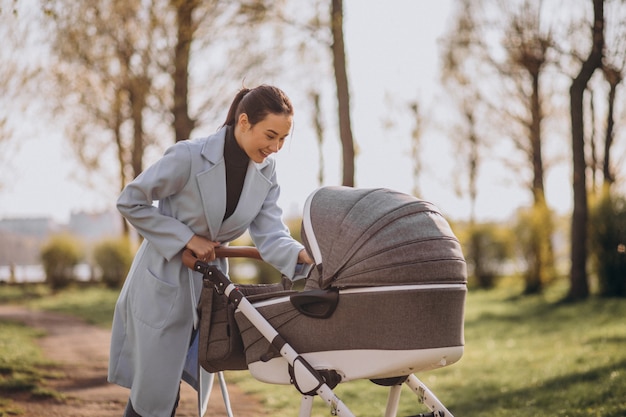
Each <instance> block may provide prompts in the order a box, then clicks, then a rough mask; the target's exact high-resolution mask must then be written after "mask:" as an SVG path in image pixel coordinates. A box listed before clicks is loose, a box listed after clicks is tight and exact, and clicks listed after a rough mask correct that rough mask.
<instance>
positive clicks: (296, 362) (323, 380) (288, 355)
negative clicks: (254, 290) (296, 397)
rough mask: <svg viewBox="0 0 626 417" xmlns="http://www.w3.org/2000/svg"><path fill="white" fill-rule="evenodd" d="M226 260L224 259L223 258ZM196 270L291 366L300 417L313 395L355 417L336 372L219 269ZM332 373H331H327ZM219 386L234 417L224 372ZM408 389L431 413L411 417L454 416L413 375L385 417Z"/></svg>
mask: <svg viewBox="0 0 626 417" xmlns="http://www.w3.org/2000/svg"><path fill="white" fill-rule="evenodd" d="M222 256H223V255H222ZM194 270H195V271H197V272H200V273H202V274H203V276H204V279H206V280H208V281H209V282H211V284H212V285H213V286H214V290H215V291H216V292H217V293H218V294H223V295H225V296H226V297H228V299H229V300H230V302H231V303H233V305H234V306H235V308H236V309H237V310H238V311H240V312H241V313H242V314H243V315H244V316H245V317H246V318H247V319H248V320H249V321H250V322H251V323H252V324H253V325H254V326H255V327H256V328H257V330H258V331H259V332H260V333H261V334H262V335H263V337H264V338H265V339H266V340H267V341H268V342H269V343H270V344H271V345H272V346H274V347H275V348H276V349H277V350H278V351H279V352H280V355H281V357H282V358H283V359H284V360H285V361H287V363H288V364H289V366H290V371H291V376H292V384H293V385H294V387H295V388H296V389H297V390H298V391H299V392H300V393H301V394H302V399H301V403H300V411H299V415H298V416H299V417H310V416H311V412H312V408H313V398H314V395H315V394H317V395H319V397H320V398H322V400H323V401H324V402H325V403H326V404H327V405H328V406H329V407H330V413H331V415H333V416H339V417H355V415H354V414H353V413H352V412H351V411H350V409H349V408H348V407H347V406H346V405H345V404H344V403H343V402H342V401H341V400H340V399H339V397H337V395H336V394H335V393H334V391H333V389H334V388H335V386H336V385H337V384H338V383H340V379H341V378H339V380H337V381H334V379H333V378H332V373H333V372H334V371H333V370H330V371H325V370H316V369H315V368H314V367H313V366H312V365H311V364H310V363H308V362H307V361H306V359H305V358H303V357H302V356H301V355H300V354H299V353H298V352H296V351H295V350H294V349H293V348H292V346H291V345H289V343H287V341H286V340H284V339H283V337H282V336H281V335H280V334H279V332H278V331H277V330H276V329H275V328H274V327H273V326H272V325H271V324H270V323H269V321H268V320H267V319H266V318H265V317H263V315H262V314H261V313H260V312H259V311H258V310H257V309H256V308H255V307H254V305H252V303H251V302H250V301H249V300H248V299H247V298H246V297H245V296H244V295H243V293H242V292H241V291H240V290H239V289H238V288H237V287H236V286H235V284H233V283H232V282H231V281H230V279H229V278H228V277H227V276H226V275H224V274H223V273H222V272H221V271H220V270H219V269H218V268H217V267H215V266H213V265H209V264H207V263H204V262H202V261H196V262H195V264H194ZM328 372H330V373H328ZM218 377H219V380H220V386H221V389H222V394H223V399H224V402H225V406H226V410H227V412H228V414H229V415H231V406H230V400H229V399H228V393H227V390H226V385H225V383H224V379H223V374H222V372H219V373H218ZM403 384H407V386H408V387H410V389H411V390H412V391H413V392H414V393H415V394H416V395H417V397H418V401H419V402H420V403H422V404H424V405H425V406H426V407H427V408H428V409H429V410H430V413H425V414H424V413H421V414H415V415H413V416H410V417H453V416H452V413H450V411H448V409H447V408H446V407H445V406H444V405H443V404H442V403H441V402H440V401H439V399H438V398H437V397H436V396H435V395H434V394H433V393H432V392H431V391H430V390H429V389H428V387H426V385H425V384H424V383H423V382H422V381H420V380H419V379H418V378H417V377H416V376H415V375H414V374H411V375H408V376H406V377H404V376H402V377H399V378H397V381H395V382H394V383H393V384H391V386H390V388H389V394H388V397H387V405H386V410H385V417H395V416H396V414H397V411H398V406H399V403H400V394H401V389H402V385H403Z"/></svg>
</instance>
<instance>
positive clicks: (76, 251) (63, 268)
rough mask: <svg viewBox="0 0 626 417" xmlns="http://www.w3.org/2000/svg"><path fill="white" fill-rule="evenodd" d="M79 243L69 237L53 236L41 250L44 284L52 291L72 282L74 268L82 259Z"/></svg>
mask: <svg viewBox="0 0 626 417" xmlns="http://www.w3.org/2000/svg"><path fill="white" fill-rule="evenodd" d="M82 256H83V255H82V252H81V249H80V244H79V242H78V241H77V240H76V239H75V238H73V237H71V236H69V235H57V236H53V237H52V238H51V239H50V240H49V241H48V242H47V243H46V244H45V245H44V246H43V247H42V249H41V262H42V263H43V268H44V271H45V273H46V283H47V284H48V285H49V286H50V287H51V288H52V289H53V290H57V289H61V288H64V287H67V286H68V285H69V284H70V283H71V282H72V281H74V267H75V266H76V265H78V262H79V261H80V260H81V258H82Z"/></svg>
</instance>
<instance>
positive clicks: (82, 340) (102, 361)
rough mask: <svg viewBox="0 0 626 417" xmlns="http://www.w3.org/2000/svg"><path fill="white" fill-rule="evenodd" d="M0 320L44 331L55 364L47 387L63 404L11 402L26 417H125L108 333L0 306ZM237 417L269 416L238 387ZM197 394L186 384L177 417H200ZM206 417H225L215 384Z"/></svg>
mask: <svg viewBox="0 0 626 417" xmlns="http://www.w3.org/2000/svg"><path fill="white" fill-rule="evenodd" d="M0 319H3V320H4V319H10V320H15V321H19V322H22V323H25V324H27V325H28V326H31V327H35V328H39V329H43V330H44V331H45V332H46V336H45V337H43V338H41V339H40V340H39V343H40V345H41V348H42V350H43V352H44V355H45V356H46V358H48V359H50V360H52V361H54V362H55V363H56V364H58V366H57V370H58V372H59V374H60V375H64V376H63V377H62V378H58V379H51V380H49V381H48V382H47V384H48V386H49V387H50V388H52V389H54V390H57V391H58V392H60V393H62V394H63V396H64V398H65V401H59V400H55V399H45V400H37V401H33V400H32V399H28V398H20V397H19V396H18V397H16V398H13V401H14V405H15V408H19V409H21V410H23V414H22V415H23V416H27V417H57V416H58V417H61V416H63V417H121V416H122V414H123V412H124V407H125V406H126V402H127V400H128V390H127V389H125V388H121V387H119V386H117V385H113V384H109V383H108V382H107V380H106V376H107V364H108V357H109V341H110V337H111V334H110V331H108V330H105V329H101V328H99V327H95V326H91V325H88V324H86V323H84V322H83V321H81V320H78V319H76V318H73V317H69V316H66V315H62V314H55V313H51V312H43V311H34V310H29V309H26V308H24V307H19V306H0ZM228 392H229V396H230V402H231V405H232V411H233V414H234V415H235V416H244V417H260V416H266V415H267V414H266V413H264V412H263V410H262V406H261V405H260V403H259V402H258V401H257V400H255V399H254V398H251V397H249V396H247V395H246V394H244V393H243V392H242V391H241V390H240V389H238V387H237V386H236V385H232V384H229V388H228ZM196 403H197V402H196V392H195V391H194V390H193V389H192V388H191V387H189V386H188V385H187V384H185V383H183V384H182V385H181V401H180V404H179V407H178V412H177V413H176V416H177V417H192V416H193V417H196V416H197V415H198V413H197V411H196V410H197V408H196V407H197V406H196ZM206 416H207V417H208V416H211V417H222V416H227V413H226V409H225V406H224V402H223V401H222V396H221V393H220V389H219V384H218V383H217V381H216V383H215V385H214V387H213V392H212V396H211V400H210V401H209V410H208V411H207V413H206Z"/></svg>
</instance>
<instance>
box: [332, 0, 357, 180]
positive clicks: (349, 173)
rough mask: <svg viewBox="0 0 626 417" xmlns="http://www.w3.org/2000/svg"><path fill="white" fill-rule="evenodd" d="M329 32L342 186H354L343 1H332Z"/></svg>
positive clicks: (352, 140) (352, 141)
mask: <svg viewBox="0 0 626 417" xmlns="http://www.w3.org/2000/svg"><path fill="white" fill-rule="evenodd" d="M331 31H332V34H333V43H332V51H333V67H334V69H335V83H336V86H337V104H338V115H339V137H340V138H341V145H342V156H343V179H342V185H345V186H349V187H352V186H354V139H353V138H352V126H351V122H350V88H349V86H348V74H347V69H346V52H345V47H344V42H343V0H332V7H331Z"/></svg>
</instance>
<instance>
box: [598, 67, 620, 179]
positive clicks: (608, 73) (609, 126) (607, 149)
mask: <svg viewBox="0 0 626 417" xmlns="http://www.w3.org/2000/svg"><path fill="white" fill-rule="evenodd" d="M604 74H605V78H606V79H607V81H608V83H609V97H608V114H607V117H606V133H605V137H604V163H603V165H602V173H603V177H604V188H610V186H611V184H613V183H614V182H615V175H614V174H613V170H612V168H611V146H613V135H614V133H613V132H614V128H615V94H616V90H617V86H618V85H619V84H620V83H621V82H622V76H621V73H620V71H619V70H618V69H615V68H610V67H609V68H604Z"/></svg>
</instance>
